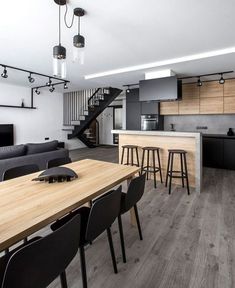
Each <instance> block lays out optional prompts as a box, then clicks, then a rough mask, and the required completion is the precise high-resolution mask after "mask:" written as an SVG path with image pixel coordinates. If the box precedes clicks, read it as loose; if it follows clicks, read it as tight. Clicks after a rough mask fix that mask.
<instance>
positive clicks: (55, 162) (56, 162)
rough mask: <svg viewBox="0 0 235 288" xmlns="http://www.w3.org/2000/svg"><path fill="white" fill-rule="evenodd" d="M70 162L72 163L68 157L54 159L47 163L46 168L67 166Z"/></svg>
mask: <svg viewBox="0 0 235 288" xmlns="http://www.w3.org/2000/svg"><path fill="white" fill-rule="evenodd" d="M71 162H72V161H71V159H70V158H69V157H63V158H55V159H52V160H49V161H48V162H47V168H53V167H58V166H61V165H65V164H69V163H71Z"/></svg>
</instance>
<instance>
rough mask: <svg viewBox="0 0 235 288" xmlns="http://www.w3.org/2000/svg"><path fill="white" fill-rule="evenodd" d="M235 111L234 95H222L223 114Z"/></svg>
mask: <svg viewBox="0 0 235 288" xmlns="http://www.w3.org/2000/svg"><path fill="white" fill-rule="evenodd" d="M234 113H235V96H232V97H224V114H234Z"/></svg>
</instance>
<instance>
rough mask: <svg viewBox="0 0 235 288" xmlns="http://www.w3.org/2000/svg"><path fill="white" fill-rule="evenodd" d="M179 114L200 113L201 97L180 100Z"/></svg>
mask: <svg viewBox="0 0 235 288" xmlns="http://www.w3.org/2000/svg"><path fill="white" fill-rule="evenodd" d="M179 114H180V115H190V114H199V98H192V99H184V100H182V101H179Z"/></svg>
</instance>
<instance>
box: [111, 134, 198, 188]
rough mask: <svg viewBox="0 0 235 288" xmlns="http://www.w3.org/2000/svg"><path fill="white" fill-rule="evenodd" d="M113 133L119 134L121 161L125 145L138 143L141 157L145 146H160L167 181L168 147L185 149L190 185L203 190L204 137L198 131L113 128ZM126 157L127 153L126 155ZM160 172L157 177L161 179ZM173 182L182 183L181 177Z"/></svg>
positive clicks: (164, 175) (176, 167)
mask: <svg viewBox="0 0 235 288" xmlns="http://www.w3.org/2000/svg"><path fill="white" fill-rule="evenodd" d="M112 133H113V134H118V135H119V162H120V161H121V154H122V146H123V145H137V146H138V147H139V148H138V154H139V158H140V159H141V158H142V148H141V147H144V146H154V147H159V148H160V159H161V166H162V173H163V179H164V181H165V177H166V169H167V160H168V149H183V150H186V151H187V166H188V175H189V186H190V187H193V188H195V190H196V192H198V193H200V191H201V182H202V137H201V133H198V132H192V133H191V132H190V133H189V132H174V131H134V130H112ZM125 157H126V155H125ZM174 164H175V165H174V170H179V168H180V165H179V164H180V159H179V158H177V157H176V158H175V161H174ZM158 174H159V173H157V177H158V180H159V175H158ZM172 182H173V183H175V184H181V180H180V179H173V180H172Z"/></svg>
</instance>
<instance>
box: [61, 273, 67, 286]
mask: <svg viewBox="0 0 235 288" xmlns="http://www.w3.org/2000/svg"><path fill="white" fill-rule="evenodd" d="M60 283H61V287H62V288H68V284H67V279H66V273H65V271H63V272H62V273H61V274H60Z"/></svg>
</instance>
